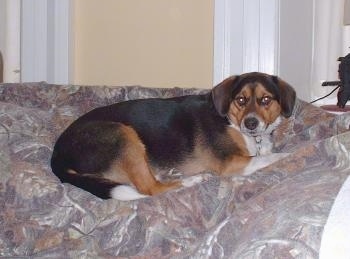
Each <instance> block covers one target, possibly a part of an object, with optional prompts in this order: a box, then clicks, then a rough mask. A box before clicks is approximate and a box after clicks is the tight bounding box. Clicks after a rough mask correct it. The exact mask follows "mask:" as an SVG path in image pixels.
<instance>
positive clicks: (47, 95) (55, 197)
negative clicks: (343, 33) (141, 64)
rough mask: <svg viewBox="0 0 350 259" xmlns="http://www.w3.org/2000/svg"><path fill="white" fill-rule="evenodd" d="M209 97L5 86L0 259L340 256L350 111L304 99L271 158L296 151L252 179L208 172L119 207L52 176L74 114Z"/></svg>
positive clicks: (349, 170)
mask: <svg viewBox="0 0 350 259" xmlns="http://www.w3.org/2000/svg"><path fill="white" fill-rule="evenodd" d="M206 91H208V90H200V89H185V88H169V89H157V88H145V87H141V86H128V87H106V86H75V85H52V84H47V83H45V82H39V83H22V84H0V147H1V149H0V256H1V257H5V258H9V257H19V258H22V257H32V258H118V257H119V258H122V257H127V258H319V256H322V254H323V255H327V253H332V252H333V253H334V254H336V253H345V252H344V251H345V250H344V251H341V249H337V250H336V251H335V250H334V246H336V245H338V246H339V245H341V244H342V242H343V241H344V243H346V235H345V234H344V233H345V230H346V227H347V226H346V224H345V225H342V226H343V227H340V228H339V227H335V228H334V226H337V224H338V226H339V224H340V223H341V222H342V221H341V219H342V218H344V217H346V216H347V215H349V214H346V213H349V212H348V211H349V210H344V208H345V207H344V206H346V202H345V203H344V201H343V203H339V202H337V201H339V200H340V201H341V200H342V198H344V197H345V199H346V197H347V195H345V196H344V193H345V194H346V193H347V191H348V189H349V188H348V185H347V184H349V182H347V178H348V176H349V174H350V152H349V150H350V132H349V125H350V114H346V113H345V114H341V115H334V114H330V113H327V112H325V111H324V110H322V109H320V108H318V107H316V106H313V105H310V104H308V103H306V102H304V101H302V100H299V99H298V100H297V102H296V105H295V108H294V111H293V114H292V116H291V117H290V118H289V119H285V120H284V121H283V122H282V124H281V125H280V126H279V127H278V129H277V130H276V131H275V133H274V135H273V139H274V152H283V153H289V155H288V156H286V157H285V158H283V159H281V160H280V161H278V162H276V163H274V164H272V165H270V166H268V167H266V168H263V169H261V170H259V171H258V172H256V173H254V174H252V175H249V176H238V175H236V176H232V177H224V178H219V177H217V176H215V175H212V174H210V172H205V173H206V174H207V177H206V180H205V181H204V182H202V183H199V184H196V185H194V186H192V187H187V188H181V189H179V190H176V191H170V192H167V193H164V194H161V195H158V196H154V197H149V198H144V199H140V200H136V201H129V202H125V201H124V202H122V201H117V200H112V199H111V200H101V199H99V198H97V197H95V196H93V195H92V194H90V193H88V192H85V191H84V190H81V189H79V188H77V187H75V186H72V185H70V184H62V183H60V181H59V180H58V178H57V177H56V176H55V175H54V174H53V173H52V172H51V169H50V165H49V161H50V157H51V152H52V147H53V143H54V142H55V140H56V138H57V137H58V135H59V134H60V133H61V132H62V131H63V130H64V129H65V128H66V127H67V126H68V125H69V124H70V123H71V122H72V121H73V120H74V119H75V118H77V117H78V116H79V115H81V114H83V113H85V112H87V111H89V110H91V109H93V108H95V107H98V106H102V105H106V104H110V103H114V102H119V101H123V100H130V99H136V98H148V97H173V96H180V95H187V94H200V93H204V92H206ZM180 173H181V172H180ZM165 177H167V176H165ZM168 177H172V176H168ZM340 194H342V195H340ZM349 197H350V195H349ZM344 204H345V205H344ZM349 204H350V202H349ZM339 215H341V216H342V217H340V219H339ZM348 219H349V218H348ZM348 221H349V220H348ZM335 230H336V231H335ZM334 232H336V233H335V234H334ZM343 232H344V233H343ZM347 233H348V232H347ZM335 235H336V236H335ZM334 237H337V238H334ZM334 240H337V244H332V242H333V243H334ZM347 240H349V239H347ZM344 247H346V246H344ZM324 258H326V257H324ZM334 258H337V257H334ZM338 258H339V257H338Z"/></svg>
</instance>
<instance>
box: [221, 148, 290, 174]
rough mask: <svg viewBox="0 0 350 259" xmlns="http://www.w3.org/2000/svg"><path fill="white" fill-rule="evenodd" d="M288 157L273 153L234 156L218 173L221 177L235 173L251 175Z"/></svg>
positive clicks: (285, 154) (284, 154) (283, 154)
mask: <svg viewBox="0 0 350 259" xmlns="http://www.w3.org/2000/svg"><path fill="white" fill-rule="evenodd" d="M287 155H288V154H287V153H273V154H270V155H263V156H254V157H246V156H234V157H233V158H232V159H231V161H229V162H226V163H224V165H223V167H222V168H221V170H218V171H219V172H220V174H221V175H232V174H235V173H238V174H242V175H249V174H252V173H254V172H255V171H257V170H259V169H262V168H264V167H266V166H268V165H271V164H273V163H275V162H277V161H279V160H281V159H282V158H284V157H286V156H287Z"/></svg>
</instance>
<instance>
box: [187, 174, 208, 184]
mask: <svg viewBox="0 0 350 259" xmlns="http://www.w3.org/2000/svg"><path fill="white" fill-rule="evenodd" d="M205 179H206V177H205V175H202V174H201V175H195V176H191V177H187V178H185V179H183V180H182V182H181V184H182V186H184V187H191V186H193V185H196V184H198V183H201V182H203V181H204V180H205Z"/></svg>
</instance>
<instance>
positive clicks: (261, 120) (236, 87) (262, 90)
mask: <svg viewBox="0 0 350 259" xmlns="http://www.w3.org/2000/svg"><path fill="white" fill-rule="evenodd" d="M212 98H213V102H214V106H215V109H216V110H217V112H218V113H219V114H220V115H221V116H226V117H227V118H228V119H229V120H230V122H231V124H233V126H236V127H239V129H240V131H241V132H243V133H245V134H247V135H250V136H258V135H263V134H270V133H271V132H272V131H273V129H274V128H275V127H276V126H277V125H278V123H279V122H280V118H281V116H284V117H286V118H288V117H290V116H291V114H292V111H293V108H294V104H295V99H296V93H295V91H294V89H293V87H291V86H290V85H289V84H288V83H286V82H285V81H283V80H282V79H280V78H278V77H277V76H271V75H268V74H264V73H259V72H253V73H247V74H243V75H239V76H232V77H229V78H227V79H225V80H224V81H223V82H221V83H220V84H218V85H217V86H215V87H214V88H213V90H212Z"/></svg>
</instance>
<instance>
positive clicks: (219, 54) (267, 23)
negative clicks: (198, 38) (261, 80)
mask: <svg viewBox="0 0 350 259" xmlns="http://www.w3.org/2000/svg"><path fill="white" fill-rule="evenodd" d="M278 44H279V0H251V1H244V0H236V1H232V0H215V14H214V71H213V74H214V76H213V80H214V85H215V84H217V83H219V82H220V81H222V80H223V79H224V78H226V77H228V76H230V75H232V74H241V73H244V72H250V71H261V72H266V73H270V74H276V72H277V71H278V55H279V47H278V46H279V45H278Z"/></svg>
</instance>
